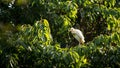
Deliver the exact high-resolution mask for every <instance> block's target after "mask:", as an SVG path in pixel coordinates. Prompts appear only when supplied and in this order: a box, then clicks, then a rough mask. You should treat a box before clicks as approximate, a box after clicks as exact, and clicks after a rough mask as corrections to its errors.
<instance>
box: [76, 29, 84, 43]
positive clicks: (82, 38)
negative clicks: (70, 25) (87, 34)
mask: <svg viewBox="0 0 120 68" xmlns="http://www.w3.org/2000/svg"><path fill="white" fill-rule="evenodd" d="M76 34H77V36H78V37H79V38H80V42H81V43H84V42H85V40H84V36H83V34H82V32H81V31H80V30H78V29H76Z"/></svg>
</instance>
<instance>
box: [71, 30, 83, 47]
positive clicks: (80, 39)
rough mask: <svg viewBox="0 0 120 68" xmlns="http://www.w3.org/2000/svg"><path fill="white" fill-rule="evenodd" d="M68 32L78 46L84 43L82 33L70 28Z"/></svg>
mask: <svg viewBox="0 0 120 68" xmlns="http://www.w3.org/2000/svg"><path fill="white" fill-rule="evenodd" d="M69 31H70V32H71V33H72V34H73V37H74V38H75V39H76V40H77V41H78V42H79V45H80V44H83V43H84V42H85V40H84V36H83V33H82V32H81V31H80V30H79V29H75V28H70V30H69Z"/></svg>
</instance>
